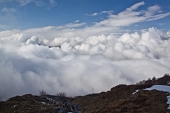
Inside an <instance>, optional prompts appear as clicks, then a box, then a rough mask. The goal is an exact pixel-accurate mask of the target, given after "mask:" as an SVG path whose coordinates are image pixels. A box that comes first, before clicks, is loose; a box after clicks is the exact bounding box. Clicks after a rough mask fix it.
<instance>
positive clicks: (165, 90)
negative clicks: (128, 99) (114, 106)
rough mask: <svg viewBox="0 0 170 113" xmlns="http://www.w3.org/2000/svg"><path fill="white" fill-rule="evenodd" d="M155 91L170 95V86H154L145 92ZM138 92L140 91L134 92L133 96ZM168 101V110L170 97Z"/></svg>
mask: <svg viewBox="0 0 170 113" xmlns="http://www.w3.org/2000/svg"><path fill="white" fill-rule="evenodd" d="M154 89H155V90H158V91H164V92H168V93H170V86H165V85H153V86H152V87H150V88H146V89H143V90H154ZM138 91H139V90H136V91H135V92H133V94H135V93H137V92H138ZM167 99H168V101H167V104H168V105H169V106H168V109H170V95H169V96H167Z"/></svg>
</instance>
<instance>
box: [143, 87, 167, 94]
mask: <svg viewBox="0 0 170 113" xmlns="http://www.w3.org/2000/svg"><path fill="white" fill-rule="evenodd" d="M154 89H155V90H158V91H164V92H169V93H170V86H165V85H153V86H152V87H150V88H146V89H144V90H154Z"/></svg>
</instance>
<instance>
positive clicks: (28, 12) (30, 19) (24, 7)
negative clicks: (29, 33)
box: [0, 0, 170, 31]
mask: <svg viewBox="0 0 170 113" xmlns="http://www.w3.org/2000/svg"><path fill="white" fill-rule="evenodd" d="M141 2H143V4H141V5H140V6H139V7H138V8H136V9H135V11H138V12H140V13H141V12H142V11H144V10H145V11H146V10H147V9H148V8H149V7H152V6H157V7H155V9H154V10H155V11H153V12H152V13H153V15H150V16H154V15H155V16H156V15H159V14H167V13H169V12H170V6H169V4H170V1H169V0H163V1H161V0H144V1H141V0H124V1H121V0H0V30H1V31H2V30H9V29H10V30H11V29H20V30H23V29H29V28H39V27H45V26H63V25H66V24H69V23H75V22H77V23H85V26H93V25H94V24H95V23H97V22H101V21H103V20H108V18H109V16H110V15H118V14H119V13H120V12H123V11H125V10H126V8H129V7H131V6H132V5H135V4H137V3H141ZM138 16H140V15H138ZM142 16H144V15H142ZM125 18H126V17H125ZM169 20H170V16H169V14H167V15H166V16H162V17H160V19H156V18H155V19H153V20H150V21H148V20H147V19H145V20H142V21H137V22H133V23H131V24H129V25H125V26H121V27H122V28H124V29H127V27H128V29H145V28H148V27H156V28H159V29H165V30H169V29H170V27H169V26H170V22H169ZM113 21H114V20H113ZM118 27H119V26H118Z"/></svg>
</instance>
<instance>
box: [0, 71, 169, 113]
mask: <svg viewBox="0 0 170 113" xmlns="http://www.w3.org/2000/svg"><path fill="white" fill-rule="evenodd" d="M169 83H170V76H169V75H168V74H166V75H164V76H163V77H162V78H159V79H156V78H153V79H149V80H147V81H141V82H139V83H137V84H135V85H124V84H121V85H118V86H115V87H113V88H111V90H110V91H107V92H101V93H98V94H89V95H86V96H78V97H75V98H68V97H61V96H52V95H41V96H34V95H31V94H26V95H23V96H15V97H12V98H10V99H8V100H6V101H1V102H0V113H68V112H72V113H168V112H170V110H169V109H168V107H169V105H168V104H167V101H168V99H167V96H168V95H170V94H169V93H168V92H163V91H158V90H144V89H146V88H149V87H152V86H153V85H164V86H169Z"/></svg>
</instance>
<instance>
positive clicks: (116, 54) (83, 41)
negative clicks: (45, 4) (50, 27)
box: [0, 28, 170, 99]
mask: <svg viewBox="0 0 170 113" xmlns="http://www.w3.org/2000/svg"><path fill="white" fill-rule="evenodd" d="M42 37H44V36H43V34H42ZM42 37H41V35H39V36H38V37H37V36H30V34H26V33H25V32H18V31H16V30H14V31H3V32H0V98H1V99H6V98H8V97H11V96H14V95H22V94H25V93H32V94H38V93H39V90H42V89H43V90H45V91H46V92H48V93H50V94H56V93H57V92H66V93H67V95H69V96H75V95H85V94H88V93H95V92H100V91H106V90H109V89H110V88H111V87H113V86H115V85H118V84H133V83H136V82H138V81H140V80H142V79H148V78H150V77H153V76H155V77H160V76H162V75H163V74H165V73H170V46H169V45H170V35H169V32H167V33H163V32H161V31H159V30H157V29H156V28H149V29H148V30H145V31H141V32H135V33H124V34H122V35H97V36H94V35H93V36H89V37H87V38H81V37H73V38H67V37H56V38H54V39H53V40H48V37H47V38H44V39H41V40H39V38H42Z"/></svg>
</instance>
